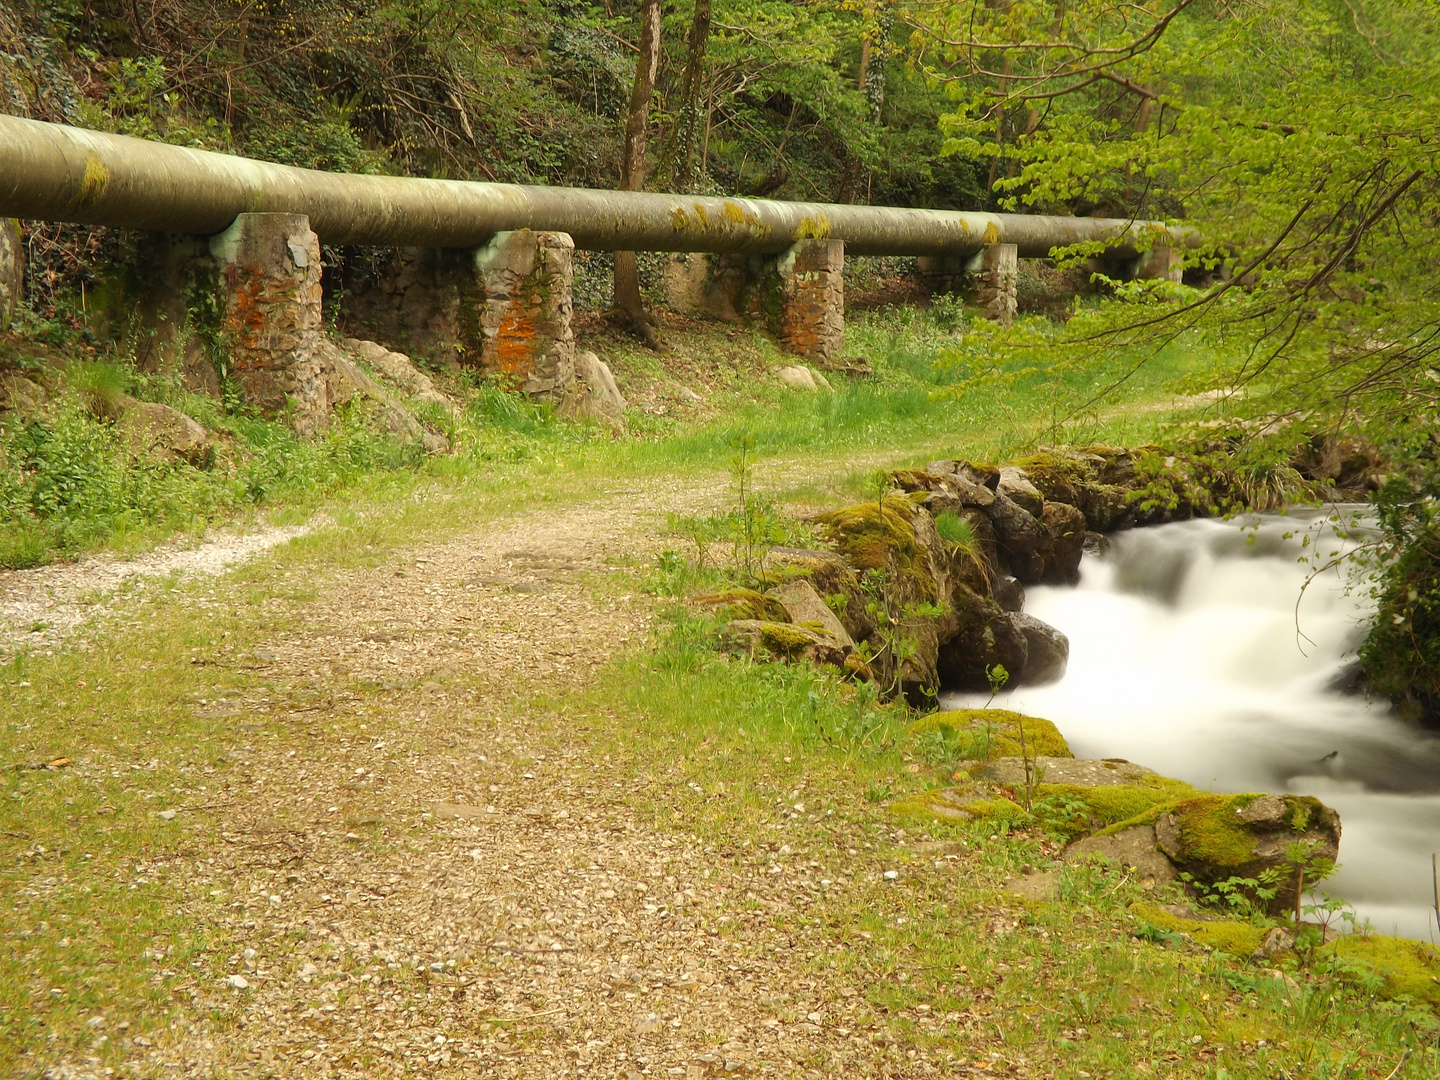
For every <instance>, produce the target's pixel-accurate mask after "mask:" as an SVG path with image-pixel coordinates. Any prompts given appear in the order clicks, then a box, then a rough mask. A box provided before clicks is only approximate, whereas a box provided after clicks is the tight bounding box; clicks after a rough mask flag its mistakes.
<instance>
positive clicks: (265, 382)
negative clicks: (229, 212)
mask: <svg viewBox="0 0 1440 1080" xmlns="http://www.w3.org/2000/svg"><path fill="white" fill-rule="evenodd" d="M210 251H211V254H212V255H213V256H214V257H215V259H216V261H217V262H218V263H219V265H220V281H221V294H222V299H223V301H224V303H223V310H222V314H221V331H222V333H223V335H224V337H225V339H226V341H227V344H228V345H229V348H230V374H231V375H232V376H233V377H234V378H235V379H236V381H237V382H239V384H240V390H241V393H242V394H243V396H244V398H245V400H246V401H247V402H249V403H250V404H252V405H255V406H257V407H258V408H259V409H260V410H261V411H262V412H264V413H266V414H267V415H270V416H279V415H285V414H288V415H289V417H290V422H291V426H292V427H293V428H294V429H295V431H296V432H297V433H299V434H301V435H310V434H313V433H314V432H315V431H316V430H318V429H319V428H321V427H323V426H324V425H325V423H326V420H327V419H328V416H329V409H330V402H329V398H328V389H327V378H326V367H325V362H324V359H323V356H322V353H321V343H322V341H323V328H322V322H321V315H320V240H319V238H318V237H317V236H316V235H315V234H314V233H313V232H311V231H310V220H309V219H308V218H307V217H305V215H303V214H241V215H240V216H239V217H237V218H236V219H235V222H234V224H232V225H231V226H230V228H228V229H226V230H225V231H224V232H223V233H220V234H219V235H218V236H215V237H212V238H211V240H210Z"/></svg>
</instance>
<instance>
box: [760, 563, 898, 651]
mask: <svg viewBox="0 0 1440 1080" xmlns="http://www.w3.org/2000/svg"><path fill="white" fill-rule="evenodd" d="M770 564H771V566H772V567H774V568H775V573H776V576H777V578H778V579H779V580H780V581H782V582H783V581H786V580H792V579H793V578H794V577H795V576H803V577H805V578H806V579H808V580H809V581H810V583H811V584H812V585H814V587H815V591H816V592H817V593H819V595H820V597H821V599H823V600H827V601H828V599H829V598H833V597H839V596H844V597H845V603H844V605H843V606H841V605H840V604H839V601H838V599H837V600H836V601H835V603H836V606H835V607H833V608H831V610H832V611H835V613H836V614H837V615H838V616H839V619H840V623H841V625H843V626H844V627H845V632H846V633H847V634H849V635H850V637H851V638H852V639H853V640H855V641H863V640H864V639H865V638H867V637H869V636H870V635H871V634H872V633H874V631H875V619H874V616H873V615H871V614H870V612H869V611H867V610H866V608H865V595H864V592H863V591H862V590H861V588H860V579H859V578H857V577H856V576H855V571H854V570H853V569H852V568H851V566H850V564H849V563H847V562H846V561H845V560H844V559H842V558H841V557H840V556H839V555H836V554H835V553H834V552H833V551H812V550H809V549H805V548H788V547H777V548H771V549H770ZM826 606H827V607H829V603H828V602H827V604H826Z"/></svg>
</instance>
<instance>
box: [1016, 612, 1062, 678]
mask: <svg viewBox="0 0 1440 1080" xmlns="http://www.w3.org/2000/svg"><path fill="white" fill-rule="evenodd" d="M1010 622H1011V623H1012V624H1013V625H1014V627H1015V629H1016V630H1018V631H1020V633H1021V634H1023V635H1024V636H1025V644H1026V646H1027V650H1026V657H1025V666H1024V668H1022V669H1021V670H1020V671H1019V672H1017V673H1012V678H1011V681H1012V682H1015V683H1024V684H1025V685H1027V686H1038V685H1040V684H1041V683H1052V682H1058V681H1059V680H1060V679H1062V678H1064V677H1065V667H1066V665H1067V664H1068V663H1069V661H1070V639H1069V638H1067V637H1066V636H1065V635H1064V634H1062V633H1061V632H1060V631H1059V630H1056V629H1055V627H1053V626H1051V625H1050V624H1049V623H1047V622H1041V621H1040V620H1039V619H1037V618H1035V616H1033V615H1026V614H1024V613H1023V612H1012V613H1011V615H1010Z"/></svg>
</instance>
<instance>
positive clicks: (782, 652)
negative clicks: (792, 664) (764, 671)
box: [724, 619, 855, 670]
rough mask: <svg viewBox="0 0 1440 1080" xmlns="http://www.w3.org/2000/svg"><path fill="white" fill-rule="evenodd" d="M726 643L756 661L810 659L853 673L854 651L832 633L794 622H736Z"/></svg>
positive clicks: (728, 628) (738, 620)
mask: <svg viewBox="0 0 1440 1080" xmlns="http://www.w3.org/2000/svg"><path fill="white" fill-rule="evenodd" d="M724 640H725V641H726V642H727V643H728V644H730V645H731V646H732V647H734V648H739V649H741V650H743V651H745V652H747V653H749V654H750V655H751V656H752V657H755V658H756V659H769V658H779V659H783V660H808V661H809V662H810V663H812V664H828V665H830V666H831V667H837V668H840V669H841V670H853V669H854V667H855V665H849V666H847V664H846V660H847V658H848V657H849V656H850V652H851V650H849V649H847V648H846V647H845V646H844V645H843V644H842V643H841V642H839V641H837V640H835V639H834V638H832V637H830V636H829V635H828V634H822V633H818V632H817V631H814V630H810V629H808V628H806V627H803V626H795V625H793V624H791V623H777V622H763V621H761V620H758V619H736V620H734V621H733V622H731V623H729V624H728V625H727V626H726V627H725V632H724Z"/></svg>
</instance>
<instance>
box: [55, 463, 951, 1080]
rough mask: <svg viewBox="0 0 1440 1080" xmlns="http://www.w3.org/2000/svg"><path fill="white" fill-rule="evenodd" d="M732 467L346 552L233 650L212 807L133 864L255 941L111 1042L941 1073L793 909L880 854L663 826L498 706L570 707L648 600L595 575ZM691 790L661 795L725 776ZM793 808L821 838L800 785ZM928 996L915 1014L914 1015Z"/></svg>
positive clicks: (388, 1064)
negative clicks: (211, 820) (880, 1026)
mask: <svg viewBox="0 0 1440 1080" xmlns="http://www.w3.org/2000/svg"><path fill="white" fill-rule="evenodd" d="M724 490H725V489H724V486H723V484H721V483H717V484H715V485H713V486H712V487H709V488H704V489H695V490H690V491H682V492H676V491H675V490H674V489H673V488H667V487H665V486H661V485H659V484H656V485H654V486H653V490H645V491H642V492H638V493H633V492H632V493H626V494H621V495H616V494H611V495H608V496H606V497H603V498H600V499H597V500H596V501H594V502H591V503H588V504H585V505H581V506H578V507H573V508H570V509H566V510H561V511H550V512H534V513H527V514H523V515H519V516H517V517H514V518H510V519H507V520H503V521H500V522H497V523H494V524H491V525H487V526H485V527H483V528H480V529H477V530H475V531H474V532H472V533H470V534H467V535H463V536H461V537H459V538H457V539H454V540H451V541H448V542H445V543H440V544H435V545H430V546H422V547H418V548H415V549H412V550H410V551H409V552H408V553H406V555H405V556H404V557H403V558H399V559H397V560H392V561H391V562H390V563H389V564H387V565H385V566H382V567H378V568H373V569H367V570H359V571H353V572H350V571H347V572H345V574H344V576H343V577H341V578H339V579H337V580H334V581H333V582H332V583H330V584H328V585H325V586H323V587H322V591H321V595H320V597H319V599H317V600H316V601H314V602H312V603H309V604H306V605H304V606H303V607H302V608H298V609H297V612H298V613H299V614H301V615H303V627H304V632H303V636H302V635H301V634H298V633H297V634H296V635H294V636H290V637H286V638H283V639H279V640H275V641H273V642H271V643H269V644H268V645H267V646H266V647H265V648H264V649H260V650H256V651H255V652H254V654H253V655H251V656H248V657H245V658H242V659H240V660H239V661H238V662H239V663H241V664H242V665H243V666H246V667H249V668H252V669H253V670H254V671H255V673H256V674H257V675H258V676H261V677H263V680H264V682H265V683H266V688H265V691H264V695H263V697H256V698H248V699H240V700H234V701H227V702H210V703H207V705H206V707H207V708H211V709H218V710H220V711H219V715H233V716H234V717H235V719H236V723H237V725H240V730H241V731H250V732H252V734H253V737H252V738H250V739H248V740H247V741H246V743H245V745H243V746H242V747H241V748H240V749H239V750H237V751H236V752H235V754H234V756H233V758H232V760H233V764H232V765H231V767H230V768H228V769H226V770H223V771H220V772H216V771H215V770H213V769H211V770H209V772H210V773H212V774H213V775H210V776H204V777H198V778H197V781H196V787H195V788H194V789H193V790H192V791H191V792H190V793H188V795H187V796H185V798H187V799H188V801H189V802H188V804H189V805H203V806H205V807H207V808H208V809H207V810H206V811H205V812H206V813H210V814H213V815H214V816H215V825H214V827H213V828H209V827H205V828H202V827H200V825H199V823H200V821H201V820H203V819H201V818H199V817H198V816H196V815H192V814H190V813H189V812H188V811H183V807H182V811H183V812H182V813H181V814H179V815H178V817H177V819H176V827H187V823H188V827H189V828H191V830H192V836H193V841H192V842H191V843H190V844H189V845H188V846H189V848H190V851H189V853H188V854H187V856H186V857H185V858H183V859H177V860H176V861H174V862H172V863H171V864H169V865H168V866H166V867H151V868H150V869H151V872H152V873H156V874H160V875H162V876H163V877H164V878H166V879H168V880H169V881H171V882H172V883H175V884H176V887H177V888H180V887H181V883H182V882H183V889H184V892H185V895H186V900H185V901H184V902H185V903H187V904H189V905H192V906H193V907H194V909H195V911H196V915H197V917H208V918H214V914H213V913H214V911H215V909H216V906H217V904H223V907H221V911H222V912H223V914H222V915H221V916H220V919H221V921H223V922H225V923H227V924H229V925H230V926H231V927H232V928H234V929H235V930H236V931H237V932H238V936H239V937H240V938H241V939H242V940H244V941H245V942H247V943H248V945H247V947H246V949H245V950H244V951H243V952H242V953H237V954H236V955H234V956H232V957H230V958H229V961H228V968H227V970H228V972H229V973H230V974H229V976H228V978H227V980H208V981H207V982H206V983H205V984H199V985H192V986H191V987H190V990H191V991H192V998H193V1000H192V1005H191V1008H190V1009H189V1010H188V1011H189V1012H190V1014H191V1015H192V1016H204V1015H205V1014H206V1012H207V1010H209V1009H211V1008H214V1009H216V1010H218V1012H219V1014H229V1015H232V1016H233V1017H234V1019H233V1022H232V1023H223V1024H215V1023H210V1022H204V1021H196V1022H194V1023H193V1024H192V1025H189V1026H186V1025H181V1026H178V1027H176V1028H174V1029H173V1030H172V1032H171V1035H170V1037H169V1038H167V1039H164V1040H158V1041H157V1042H156V1043H155V1044H154V1045H148V1046H139V1045H133V1046H132V1049H133V1053H134V1060H133V1062H132V1066H133V1067H134V1068H135V1069H136V1070H138V1071H139V1072H140V1073H141V1074H143V1075H167V1076H173V1075H186V1076H191V1075H210V1074H211V1073H212V1071H213V1072H215V1073H223V1074H225V1075H232V1074H233V1075H243V1076H264V1075H276V1076H305V1077H314V1076H325V1075H332V1076H346V1077H349V1076H362V1075H363V1076H367V1077H368V1076H391V1075H410V1074H421V1073H423V1074H424V1075H435V1074H437V1073H438V1074H441V1075H451V1074H453V1075H466V1076H482V1075H483V1076H515V1077H535V1076H544V1077H546V1078H547V1080H548V1078H553V1077H565V1076H596V1077H602V1076H603V1077H627V1078H629V1077H636V1076H668V1075H674V1076H685V1077H687V1078H695V1077H705V1076H728V1075H742V1074H745V1075H766V1076H769V1075H775V1076H791V1075H797V1076H799V1075H817V1076H818V1075H835V1074H841V1073H843V1074H845V1075H870V1076H874V1075H882V1074H883V1075H893V1076H925V1075H933V1074H935V1073H936V1072H938V1063H932V1062H930V1061H927V1060H926V1059H925V1058H924V1057H923V1055H922V1056H919V1057H917V1056H916V1051H915V1050H913V1049H911V1050H909V1051H908V1052H907V1051H905V1050H902V1049H900V1048H898V1047H897V1045H896V1044H895V1043H894V1042H889V1043H888V1045H887V1040H886V1039H884V1038H873V1037H872V1031H871V1030H870V1027H871V1025H868V1024H866V1023H864V1022H862V1018H863V1015H864V1013H865V1011H866V1009H867V1006H866V1004H865V1000H864V997H863V994H862V993H860V992H858V991H857V989H856V988H855V987H852V986H845V985H841V984H831V983H827V982H826V981H824V980H822V979H820V978H819V977H818V976H817V975H816V974H815V973H814V972H812V971H810V970H809V967H808V964H809V961H810V960H811V958H812V957H813V956H814V955H815V954H816V952H817V951H818V950H819V949H820V948H821V947H822V937H821V929H820V928H819V927H818V926H811V925H807V924H806V920H805V919H803V918H801V917H797V916H801V915H803V913H804V911H805V910H806V908H807V907H809V906H811V905H812V904H813V903H814V902H815V901H816V899H817V898H818V897H819V896H820V895H821V894H822V893H826V892H831V891H833V890H837V889H838V890H845V889H849V888H854V887H858V886H860V885H862V884H863V883H864V882H865V881H867V880H868V879H869V878H875V879H876V880H877V881H878V880H879V875H880V873H881V868H880V867H878V866H875V865H869V864H866V863H864V862H862V861H861V859H860V858H857V857H856V856H855V853H854V852H853V851H849V850H847V849H846V848H845V847H844V846H843V845H844V843H846V841H836V840H833V839H832V840H831V841H830V842H829V843H828V844H819V843H815V844H810V845H809V846H810V848H811V849H812V850H808V851H806V850H804V849H802V850H798V851H797V852H796V853H795V854H794V856H793V857H788V858H781V859H778V860H777V859H776V858H775V856H774V855H773V854H766V853H764V852H762V851H759V850H757V848H753V847H752V848H742V847H740V845H739V841H740V840H741V839H742V838H740V837H736V838H735V840H736V844H735V846H733V847H731V848H728V849H726V850H723V851H717V850H715V849H714V848H709V847H706V846H705V845H704V844H703V843H702V842H701V841H700V840H699V839H697V838H696V837H693V836H687V835H681V834H670V833H667V832H662V831H656V830H655V829H654V827H653V826H651V825H649V824H647V822H646V821H645V820H643V819H642V818H641V817H640V816H639V815H638V814H637V813H636V811H635V810H634V809H633V808H632V801H633V796H634V793H635V791H636V789H637V785H639V784H643V783H646V782H658V778H653V777H642V778H637V777H635V776H634V775H632V774H630V773H629V772H628V770H627V769H625V768H623V767H622V766H620V765H619V764H617V763H616V762H614V761H611V760H608V759H606V758H603V757H601V756H599V755H598V754H597V752H596V751H594V750H593V749H592V746H591V742H592V740H591V738H590V737H589V736H588V735H587V733H586V732H585V731H583V730H579V729H566V728H565V727H564V726H563V725H562V726H559V727H557V726H556V725H555V724H554V723H547V721H546V718H545V717H541V716H534V715H528V714H526V713H524V712H523V711H519V710H517V709H516V708H514V707H513V705H514V703H515V702H516V701H517V700H522V699H521V698H520V697H518V696H517V695H520V694H523V693H524V692H525V691H526V690H527V688H536V687H540V688H545V689H547V690H549V691H551V692H552V693H554V694H555V695H557V697H558V699H559V700H560V701H561V702H562V705H561V706H560V711H562V712H563V700H564V696H565V694H566V693H567V692H569V691H573V690H574V689H576V688H578V687H580V686H582V685H584V683H585V682H586V681H587V680H588V679H589V678H590V677H591V676H592V674H593V672H594V670H595V669H596V668H597V667H598V666H599V665H600V664H602V663H604V662H605V661H606V660H607V659H609V657H610V656H611V655H612V653H613V652H614V650H616V649H617V648H623V647H624V646H625V644H626V643H627V642H633V641H637V640H639V639H641V638H642V636H643V635H644V634H645V633H646V631H647V628H648V626H649V625H650V621H651V618H652V616H651V613H650V610H649V604H648V602H647V601H646V600H644V599H643V598H641V597H640V596H639V594H638V590H637V591H636V592H633V593H629V594H628V595H627V590H626V589H625V588H624V586H623V585H622V586H621V588H620V589H619V590H616V589H615V587H614V583H615V581H616V580H617V577H616V574H617V572H618V574H619V575H621V576H620V578H619V580H622V581H623V575H624V574H625V573H632V572H634V571H633V570H632V569H631V568H632V567H633V566H634V565H635V563H636V561H637V560H638V561H646V560H647V559H648V555H647V553H648V552H652V551H653V550H654V549H655V548H656V547H657V546H658V545H659V544H660V543H661V541H662V540H663V538H662V537H660V536H659V535H658V533H657V529H656V524H657V521H656V515H657V514H659V515H662V516H663V513H664V512H665V510H667V509H682V510H694V509H697V508H699V507H702V506H704V507H706V508H711V509H713V507H714V506H715V505H716V504H717V503H718V502H719V501H720V500H721V499H722V498H723V497H724ZM596 575H609V576H607V577H605V578H603V585H604V587H601V588H597V587H596V583H597V581H601V580H602V579H599V578H597V577H596ZM257 693H258V691H257ZM281 702H284V704H280V703H281ZM281 717H283V719H284V721H285V723H286V724H287V725H288V726H290V727H291V728H292V730H297V729H301V730H304V731H305V732H306V733H307V734H309V735H311V736H312V737H313V738H312V740H311V745H310V749H308V750H306V751H305V752H303V754H300V755H298V756H288V755H289V754H291V753H293V751H282V750H279V749H276V748H275V747H274V746H270V745H268V744H269V741H270V740H269V739H268V738H267V737H266V735H265V734H264V730H265V724H264V723H263V721H265V720H267V719H268V720H273V719H279V718H281ZM615 722H616V723H621V724H623V723H624V718H623V717H617V718H615ZM595 741H596V742H599V741H600V740H598V739H597V740H595ZM676 786H677V787H678V786H679V785H678V784H677V785H676ZM691 787H692V788H693V790H690V789H688V788H687V789H685V790H680V791H677V792H676V793H675V796H674V797H675V798H677V799H678V798H695V799H701V798H708V799H716V798H724V794H723V791H722V790H719V789H718V788H717V789H714V790H702V788H701V786H700V785H691ZM786 813H787V814H790V813H792V811H790V810H789V809H787V811H786ZM793 814H794V817H795V819H796V822H795V823H796V824H797V825H802V826H803V825H805V823H806V821H809V822H810V823H813V824H815V831H814V834H813V835H814V836H820V835H822V834H821V833H820V832H819V824H818V820H817V818H816V815H815V814H814V813H813V811H812V812H811V813H810V814H809V816H808V818H805V817H804V813H803V807H797V808H796V809H795V810H794V811H793ZM785 835H787V836H789V835H790V834H789V833H788V832H787V833H786V834H785ZM795 835H797V836H799V835H802V834H800V833H796V834H795ZM825 835H828V834H825ZM836 835H839V833H838V831H837V833H836ZM769 839H771V840H774V839H775V835H773V834H772V835H770V836H769ZM837 844H839V845H840V846H837ZM781 864H783V865H781ZM160 966H161V964H160V962H158V961H157V968H158V967H160ZM171 975H172V976H175V975H177V973H174V972H172V973H171ZM177 977H179V978H180V979H181V982H182V983H183V981H184V980H183V972H181V973H178V976H177ZM862 989H863V988H862ZM942 1022H943V1018H940V1017H935V1018H933V1020H932V1019H931V1018H930V1017H928V1016H922V1017H918V1018H917V1023H918V1024H919V1025H920V1027H921V1029H922V1030H924V1029H925V1027H926V1026H927V1025H930V1024H932V1023H934V1024H938V1023H942ZM74 1075H79V1074H78V1073H76V1074H74Z"/></svg>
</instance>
